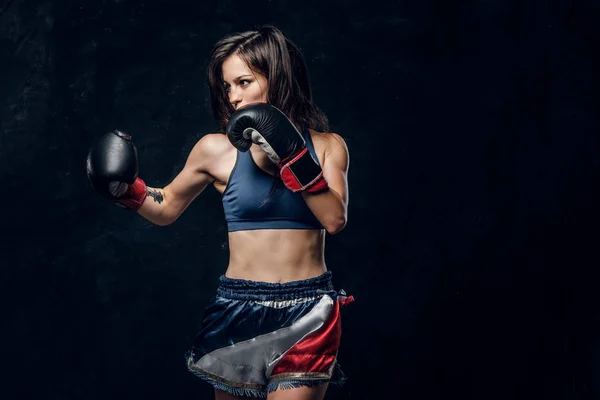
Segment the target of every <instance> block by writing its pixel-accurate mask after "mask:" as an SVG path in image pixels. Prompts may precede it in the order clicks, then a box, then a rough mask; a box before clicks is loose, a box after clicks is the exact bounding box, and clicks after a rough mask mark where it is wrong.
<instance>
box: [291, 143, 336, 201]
mask: <svg viewBox="0 0 600 400" xmlns="http://www.w3.org/2000/svg"><path fill="white" fill-rule="evenodd" d="M279 175H280V176H281V180H282V181H283V183H284V184H285V186H286V187H287V188H288V189H290V190H291V191H292V192H302V191H307V192H309V193H318V192H320V191H323V190H325V189H327V188H328V185H327V181H326V180H325V178H324V177H323V170H322V169H321V167H320V166H319V164H318V163H317V162H316V161H315V159H314V158H313V157H312V155H311V154H310V153H309V152H308V148H306V147H305V148H303V149H302V150H301V151H300V152H298V153H296V154H294V155H293V156H291V157H288V158H287V159H285V160H283V161H282V162H281V163H280V170H279Z"/></svg>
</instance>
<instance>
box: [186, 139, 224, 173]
mask: <svg viewBox="0 0 600 400" xmlns="http://www.w3.org/2000/svg"><path fill="white" fill-rule="evenodd" d="M232 149H234V147H233V146H232V145H231V143H230V142H229V139H227V136H225V135H224V134H221V133H208V134H206V135H204V136H202V137H201V138H200V140H198V142H196V144H195V145H194V148H193V149H192V151H191V152H190V154H189V156H188V159H187V165H190V166H192V168H194V169H196V170H199V171H203V172H206V173H209V174H210V175H212V176H213V177H215V178H216V179H218V176H216V170H218V168H219V165H221V164H222V163H223V161H224V160H226V159H227V158H228V157H229V155H230V154H231V151H232Z"/></svg>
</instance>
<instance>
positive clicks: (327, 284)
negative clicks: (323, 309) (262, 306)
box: [217, 271, 334, 301]
mask: <svg viewBox="0 0 600 400" xmlns="http://www.w3.org/2000/svg"><path fill="white" fill-rule="evenodd" d="M219 282H220V284H219V287H218V288H217V294H218V295H219V296H221V297H225V298H228V299H238V300H255V301H264V300H292V299H297V298H302V297H313V296H314V297H316V296H319V295H321V294H323V293H324V292H332V291H334V288H333V284H332V283H331V271H327V272H325V273H324V274H322V275H319V276H315V277H314V278H309V279H304V280H301V281H292V282H286V283H272V282H259V281H250V280H245V279H233V278H228V277H226V276H225V275H222V276H221V277H220V278H219Z"/></svg>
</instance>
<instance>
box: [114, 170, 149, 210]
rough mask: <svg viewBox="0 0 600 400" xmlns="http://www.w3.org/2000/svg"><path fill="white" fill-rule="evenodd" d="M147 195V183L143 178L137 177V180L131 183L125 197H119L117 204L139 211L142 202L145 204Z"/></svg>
mask: <svg viewBox="0 0 600 400" xmlns="http://www.w3.org/2000/svg"><path fill="white" fill-rule="evenodd" d="M146 195H147V194H146V183H144V181H143V180H142V179H140V178H136V179H135V181H134V182H133V183H132V184H131V185H129V187H128V188H127V191H126V192H125V194H124V195H123V197H121V198H120V199H117V204H119V205H122V206H124V207H126V208H130V209H132V210H133V211H136V212H137V211H138V210H139V209H140V207H141V206H142V204H144V200H146Z"/></svg>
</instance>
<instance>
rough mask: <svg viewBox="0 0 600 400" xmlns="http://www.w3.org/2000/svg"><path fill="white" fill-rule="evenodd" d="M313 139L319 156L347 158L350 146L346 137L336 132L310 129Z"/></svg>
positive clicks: (324, 157)
mask: <svg viewBox="0 0 600 400" xmlns="http://www.w3.org/2000/svg"><path fill="white" fill-rule="evenodd" d="M310 133H311V139H312V141H313V144H314V146H315V150H316V151H317V153H319V158H321V156H322V158H323V160H325V159H326V158H328V157H329V156H332V155H333V156H336V157H338V158H339V157H342V158H347V157H348V146H347V145H346V141H345V140H344V138H343V137H342V136H341V135H339V134H337V133H335V132H317V131H313V130H311V131H310Z"/></svg>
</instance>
